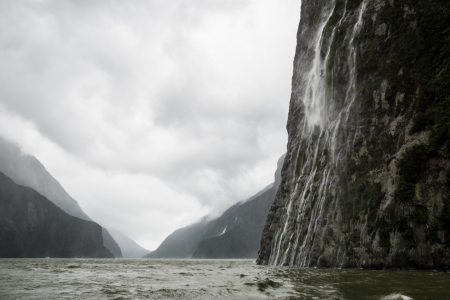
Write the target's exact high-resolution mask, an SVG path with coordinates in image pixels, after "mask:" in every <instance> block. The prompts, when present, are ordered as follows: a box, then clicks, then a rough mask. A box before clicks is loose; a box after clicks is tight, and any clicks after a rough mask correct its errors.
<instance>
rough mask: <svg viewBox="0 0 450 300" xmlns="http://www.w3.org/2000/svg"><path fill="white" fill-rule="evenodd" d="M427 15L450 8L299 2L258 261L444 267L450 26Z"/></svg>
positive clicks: (448, 239)
mask: <svg viewBox="0 0 450 300" xmlns="http://www.w3.org/2000/svg"><path fill="white" fill-rule="evenodd" d="M430 14H434V15H435V17H436V15H439V16H440V17H441V18H442V19H443V20H447V21H445V22H448V21H449V20H450V18H449V16H450V3H448V2H442V1H431V2H430V3H428V4H424V3H419V2H417V1H374V0H362V1H338V0H337V1H331V0H330V1H328V0H322V1H303V2H302V17H301V22H300V26H299V31H298V36H297V38H298V46H297V50H296V57H295V60H294V75H293V81H292V95H291V102H290V111H289V118H288V124H287V129H288V134H289V141H288V149H287V156H286V159H285V163H284V166H283V170H282V182H281V185H280V188H279V190H278V192H277V195H276V197H275V200H274V203H273V205H272V207H271V209H270V212H269V215H268V218H267V222H266V225H265V228H264V231H263V236H262V241H261V250H260V252H259V257H258V260H257V261H258V263H259V264H275V265H295V266H302V267H315V266H317V267H342V268H356V267H362V268H370V269H383V268H419V269H449V268H450V214H449V212H450V209H449V207H450V205H449V201H450V200H449V182H450V172H449V171H448V170H449V166H450V161H449V157H450V156H449V153H450V152H449V150H450V147H449V146H450V143H449V142H448V141H449V131H448V129H449V125H448V124H449V123H448V120H449V117H448V113H447V109H441V108H444V107H445V108H448V103H447V102H449V101H448V99H450V89H449V88H448V86H449V84H448V82H450V81H449V78H448V76H447V75H443V74H444V73H443V72H447V71H448V68H449V65H450V63H449V60H448V58H444V57H443V55H447V54H448V53H447V52H448V50H447V48H448V44H449V41H448V39H444V38H443V36H442V37H441V36H440V35H441V34H442V32H444V31H445V30H447V28H448V26H449V25H448V24H449V23H447V24H445V22H444V21H442V22H441V21H433V20H431V15H430ZM435 17H433V18H435ZM411 22H413V25H414V26H411V24H412V23H411ZM440 39H443V41H442V42H439V41H440ZM430 40H433V41H434V42H433V43H434V44H433V45H434V46H433V47H431V44H427V43H426V41H430ZM446 51H447V52H446ZM433 64H435V65H433ZM439 107H440V108H439Z"/></svg>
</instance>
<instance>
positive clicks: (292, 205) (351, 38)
mask: <svg viewBox="0 0 450 300" xmlns="http://www.w3.org/2000/svg"><path fill="white" fill-rule="evenodd" d="M323 2H324V3H322V4H318V3H317V2H314V1H312V2H311V3H309V4H308V5H312V6H320V5H322V7H321V8H320V13H319V14H318V15H319V16H320V17H315V16H302V18H303V17H308V18H309V19H308V20H302V25H301V27H300V29H299V36H300V40H299V43H302V45H301V46H302V47H303V49H304V50H302V52H301V53H300V54H299V56H298V57H296V62H295V65H294V78H293V80H297V82H295V84H294V82H293V92H292V94H293V98H292V99H291V105H298V106H299V107H301V108H302V109H303V114H304V115H303V118H302V120H301V122H300V124H298V126H299V128H300V129H301V130H299V131H298V132H299V134H301V138H300V139H299V140H300V141H301V142H300V143H299V145H298V148H297V150H296V157H293V158H295V161H296V163H295V167H294V168H293V170H291V172H293V174H292V176H290V178H292V181H291V182H290V186H291V193H290V196H289V198H288V199H287V202H286V205H285V207H284V209H283V211H282V214H281V217H280V226H279V227H278V229H277V231H276V232H275V234H274V238H273V241H272V244H271V252H270V258H269V264H271V265H296V266H300V267H308V266H309V265H310V261H311V258H310V253H311V248H312V247H314V245H315V244H316V243H315V239H316V234H317V233H318V232H319V231H320V230H321V229H323V228H322V227H323V222H322V221H323V216H324V213H325V208H326V207H325V206H326V203H327V200H329V198H330V197H331V188H332V186H333V185H334V184H335V183H336V180H337V179H336V178H335V176H334V174H335V171H336V168H337V167H338V165H339V162H340V160H342V159H343V158H344V157H346V151H347V150H348V149H349V147H351V146H352V144H353V143H354V137H353V138H351V137H349V138H347V139H346V140H345V141H342V140H340V139H339V138H338V136H339V132H340V131H342V130H343V128H344V127H346V126H348V120H349V113H350V110H351V108H352V106H353V104H354V101H355V98H356V95H357V93H356V75H357V74H356V52H357V48H356V46H355V44H354V42H355V37H356V36H357V34H358V32H359V30H360V28H361V26H362V22H363V14H364V12H365V10H366V6H367V0H363V1H362V3H361V4H360V5H359V7H357V8H356V9H353V10H351V11H350V10H347V1H345V3H344V5H343V6H339V7H338V5H337V2H338V1H337V0H329V1H323ZM302 11H303V8H302ZM336 16H338V18H336ZM331 20H333V22H334V24H331ZM344 22H345V24H350V26H349V27H348V28H346V29H347V31H346V33H345V34H346V35H345V38H344V42H345V44H344V45H345V47H346V48H345V53H346V62H345V64H346V68H347V70H348V78H347V82H346V88H345V93H344V94H343V96H340V98H339V99H337V98H335V93H334V88H333V86H332V84H333V82H334V67H333V66H334V62H333V61H331V60H330V57H331V56H332V55H331V54H332V51H333V42H334V39H335V37H336V34H337V32H339V33H341V32H340V30H344V29H343V28H342V27H341V25H342V24H343V23H344ZM302 36H303V40H302V39H301V37H302ZM296 73H297V74H299V75H298V76H295V74H296ZM338 255H339V254H338Z"/></svg>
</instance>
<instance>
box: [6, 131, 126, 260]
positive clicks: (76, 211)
mask: <svg viewBox="0 0 450 300" xmlns="http://www.w3.org/2000/svg"><path fill="white" fill-rule="evenodd" d="M0 172H2V173H4V174H5V175H6V176H8V177H9V178H11V179H12V180H13V181H14V182H15V183H16V184H19V185H24V186H28V187H30V188H32V189H34V190H35V191H37V192H38V193H40V194H41V195H43V196H45V197H46V198H47V199H48V200H50V201H51V202H53V203H54V204H55V205H56V206H58V207H59V208H61V209H62V210H64V211H65V212H66V213H68V214H69V215H71V216H74V217H77V218H80V219H83V220H86V221H92V219H91V218H89V217H88V216H87V215H86V214H85V213H84V211H83V210H82V209H81V207H80V206H79V205H78V202H77V201H76V200H75V199H73V198H72V197H71V196H70V195H69V194H68V193H67V192H66V190H64V188H63V187H62V186H61V184H60V183H59V182H58V181H57V180H56V179H55V178H54V177H53V176H52V175H51V174H50V173H49V172H48V171H47V170H46V169H45V167H44V165H43V164H42V163H41V162H40V161H39V160H38V159H37V158H36V157H34V156H31V155H26V154H24V153H22V151H21V150H20V149H19V148H18V147H17V146H16V145H14V144H11V143H10V142H8V141H6V140H4V139H3V138H1V137H0ZM102 236H103V241H104V244H105V246H106V247H107V248H108V249H109V250H110V252H111V253H112V254H114V256H115V257H122V253H121V250H120V247H119V246H118V245H117V243H116V241H115V240H114V239H113V238H112V236H111V235H110V234H109V232H108V230H106V229H105V228H103V227H102Z"/></svg>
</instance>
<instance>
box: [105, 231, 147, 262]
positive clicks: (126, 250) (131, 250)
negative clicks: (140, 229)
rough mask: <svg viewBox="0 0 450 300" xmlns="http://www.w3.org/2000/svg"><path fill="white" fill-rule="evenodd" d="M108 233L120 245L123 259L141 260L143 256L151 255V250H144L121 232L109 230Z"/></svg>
mask: <svg viewBox="0 0 450 300" xmlns="http://www.w3.org/2000/svg"><path fill="white" fill-rule="evenodd" d="M108 231H109V233H110V234H111V235H112V237H113V238H114V240H115V241H116V242H117V244H119V247H120V249H121V250H122V257H123V258H141V257H142V256H144V255H146V254H148V253H150V251H149V250H147V249H144V248H142V247H141V246H139V245H138V244H137V243H136V242H135V241H133V240H132V239H130V238H129V237H127V236H126V235H125V234H123V233H122V232H120V231H119V230H115V229H112V228H108Z"/></svg>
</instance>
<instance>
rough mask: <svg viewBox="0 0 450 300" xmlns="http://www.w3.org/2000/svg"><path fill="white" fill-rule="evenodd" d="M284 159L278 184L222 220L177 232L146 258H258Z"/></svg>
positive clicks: (187, 227) (202, 220) (203, 219)
mask: <svg viewBox="0 0 450 300" xmlns="http://www.w3.org/2000/svg"><path fill="white" fill-rule="evenodd" d="M284 157H285V156H284V155H283V156H282V157H281V158H280V159H279V160H278V168H277V171H276V172H275V182H274V183H273V184H270V185H269V186H267V187H266V188H264V189H263V190H261V191H260V192H258V193H257V194H256V195H254V196H253V197H251V198H249V199H248V200H246V201H244V202H239V203H237V204H235V205H233V206H231V207H230V208H229V209H228V210H226V211H225V212H224V213H223V214H222V215H221V216H220V217H218V218H216V219H213V220H208V218H207V217H204V218H202V219H201V220H200V221H199V222H197V223H195V224H192V225H189V226H186V227H183V228H180V229H177V230H175V231H174V232H173V233H172V234H170V235H169V236H168V237H167V238H166V239H165V240H164V241H163V242H162V243H161V245H160V246H159V247H158V249H156V250H155V251H153V252H151V253H149V254H148V255H146V256H144V258H250V257H253V258H255V257H257V252H258V250H259V246H260V244H259V243H260V238H261V233H262V230H263V228H264V224H265V222H266V218H267V213H268V212H269V209H270V206H271V204H272V201H273V199H274V197H275V194H276V191H277V189H278V185H279V183H280V181H281V175H280V174H281V166H282V163H283V160H284Z"/></svg>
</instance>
